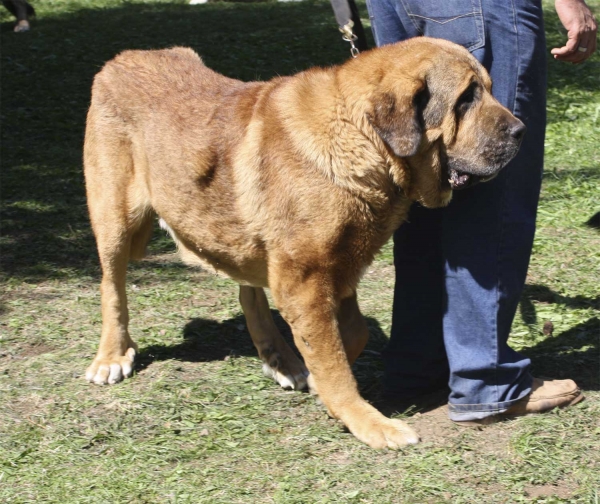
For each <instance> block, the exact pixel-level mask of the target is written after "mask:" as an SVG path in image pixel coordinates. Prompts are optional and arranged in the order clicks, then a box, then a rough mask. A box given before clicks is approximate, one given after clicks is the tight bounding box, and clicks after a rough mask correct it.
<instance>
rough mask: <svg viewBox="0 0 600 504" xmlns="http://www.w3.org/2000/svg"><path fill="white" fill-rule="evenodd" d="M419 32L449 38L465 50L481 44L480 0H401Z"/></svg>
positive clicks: (482, 38)
mask: <svg viewBox="0 0 600 504" xmlns="http://www.w3.org/2000/svg"><path fill="white" fill-rule="evenodd" d="M401 1H402V5H403V7H404V10H405V11H406V14H407V15H408V17H409V18H410V20H411V22H412V23H413V25H414V26H415V28H416V29H417V30H418V32H419V33H420V34H421V35H425V36H427V37H434V38H442V39H446V40H450V41H451V42H454V43H456V44H460V45H462V46H463V47H465V48H467V49H468V50H469V51H474V50H475V49H479V48H480V47H483V46H484V45H485V30H484V25H483V12H482V10H481V0H401Z"/></svg>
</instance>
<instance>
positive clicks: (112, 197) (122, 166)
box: [84, 104, 154, 384]
mask: <svg viewBox="0 0 600 504" xmlns="http://www.w3.org/2000/svg"><path fill="white" fill-rule="evenodd" d="M92 108H93V104H92ZM94 117H95V114H94V112H93V110H92V109H91V110H90V114H89V116H88V128H87V131H86V141H85V148H84V165H85V178H86V191H87V197H88V207H89V212H90V220H91V222H92V227H93V230H94V234H95V236H96V242H97V246H98V255H99V258H100V264H101V266H102V282H101V285H100V292H101V303H102V334H101V337H100V345H99V348H98V353H97V355H96V357H95V359H94V361H93V362H92V364H91V365H90V366H89V368H88V369H87V372H86V379H87V380H88V381H90V382H94V383H97V384H106V383H109V384H112V383H116V382H118V381H120V380H121V379H123V378H126V377H128V376H131V373H132V371H133V361H134V358H135V354H136V349H137V347H136V345H135V343H134V342H133V340H132V339H131V338H130V336H129V332H128V328H127V326H128V321H129V315H128V311H127V296H126V291H125V276H126V272H127V263H128V262H129V259H130V258H131V257H132V256H133V258H140V257H141V256H142V255H143V250H144V248H145V244H146V242H147V240H148V239H149V237H150V233H151V230H152V221H153V218H154V215H153V212H152V209H151V207H150V204H149V201H148V198H147V197H146V196H145V190H144V186H143V184H142V183H141V182H140V180H141V179H142V178H143V177H137V178H138V179H140V180H136V170H135V167H134V161H133V154H132V150H131V144H130V142H129V141H128V140H127V139H126V138H123V137H119V135H118V133H116V132H115V131H114V130H112V129H111V125H110V124H108V125H106V123H105V122H103V121H101V120H100V121H95V120H94Z"/></svg>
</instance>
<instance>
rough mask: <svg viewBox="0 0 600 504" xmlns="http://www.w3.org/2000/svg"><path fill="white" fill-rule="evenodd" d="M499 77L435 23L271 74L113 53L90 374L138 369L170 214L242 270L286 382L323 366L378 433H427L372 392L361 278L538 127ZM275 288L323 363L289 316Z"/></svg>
mask: <svg viewBox="0 0 600 504" xmlns="http://www.w3.org/2000/svg"><path fill="white" fill-rule="evenodd" d="M490 88H491V82H490V78H489V76H488V74H487V73H486V71H485V70H484V69H483V68H482V67H481V65H480V64H479V63H478V62H477V61H476V60H475V59H474V58H473V57H472V56H471V55H470V54H469V53H468V52H467V51H466V50H465V49H463V48H461V47H459V46H457V45H454V44H452V43H449V42H445V41H441V40H434V39H427V38H418V39H413V40H409V41H406V42H402V43H399V44H396V45H390V46H386V47H382V48H380V49H375V50H373V51H369V52H365V53H362V54H361V55H360V56H359V57H358V58H356V59H353V60H350V61H348V62H346V63H345V64H343V65H341V66H337V67H332V68H326V69H322V68H313V69H311V70H308V71H305V72H301V73H299V74H297V75H294V76H292V77H278V78H275V79H273V80H271V81H268V82H250V83H244V82H240V81H237V80H234V79H229V78H227V77H224V76H222V75H219V74H217V73H215V72H213V71H212V70H210V69H209V68H207V67H206V66H204V65H203V63H202V61H201V60H200V58H199V57H198V56H197V55H196V53H194V52H193V51H192V50H190V49H183V48H174V49H168V50H161V51H127V52H124V53H122V54H120V55H119V56H117V57H116V58H115V59H114V60H112V61H110V62H109V63H107V64H106V66H105V67H104V68H103V69H102V71H101V72H100V73H99V74H98V75H97V76H96V78H95V80H94V85H93V89H92V101H91V106H90V110H89V113H88V118H87V129H86V136H85V152H84V157H85V179H86V187H87V197H88V204H89V211H90V217H91V222H92V226H93V229H94V233H95V235H96V240H97V243H98V252H99V255H100V261H101V264H102V273H103V276H102V284H101V293H102V321H103V322H102V336H101V339H100V348H99V350H98V354H97V356H96V358H95V359H94V361H93V363H92V364H91V366H90V367H89V369H88V370H87V373H86V378H87V379H88V380H89V381H92V382H94V383H98V384H105V383H115V382H118V381H119V380H121V379H122V378H123V377H128V376H130V375H131V373H132V369H133V361H134V357H135V354H136V345H135V343H134V342H133V341H132V339H131V338H130V336H129V333H128V330H127V323H128V313H127V299H126V293H125V274H126V269H127V263H128V261H129V260H130V259H140V258H141V257H143V256H144V250H145V247H146V243H147V242H148V240H149V238H150V235H151V234H152V229H153V223H154V219H155V216H156V215H158V216H159V217H160V219H161V224H162V225H163V227H165V228H166V229H168V231H169V232H170V233H171V235H172V236H173V239H174V240H175V241H176V242H177V245H178V247H179V250H180V251H181V254H182V256H183V259H184V260H185V261H186V262H190V263H196V264H198V263H200V264H203V265H205V266H206V265H208V266H210V267H211V268H213V269H215V270H217V271H219V272H223V273H225V274H226V275H228V276H230V277H231V278H233V279H234V280H236V281H238V282H239V283H240V285H241V287H240V301H241V304H242V308H243V311H244V314H245V316H246V320H247V324H248V329H249V331H250V334H251V336H252V340H253V342H254V345H255V346H256V348H257V350H258V354H259V356H260V358H261V359H262V361H263V363H264V364H263V366H264V369H265V370H266V372H267V373H268V374H269V375H270V376H272V377H273V378H274V379H275V380H276V381H277V382H278V383H279V384H280V385H281V386H283V387H286V388H297V389H300V388H303V387H305V386H306V383H307V381H308V383H309V385H310V387H311V388H312V389H313V391H315V392H316V393H317V394H318V395H319V396H320V398H321V400H322V401H323V403H324V404H325V406H326V407H327V409H328V411H329V413H330V414H331V415H332V416H333V417H335V418H339V419H340V420H341V421H342V422H343V423H344V424H345V425H346V426H347V427H348V429H350V431H351V432H352V433H353V434H354V435H355V436H356V437H357V438H358V439H360V440H361V441H363V442H364V443H367V444H368V445H369V446H372V447H374V448H384V447H389V448H398V447H399V446H402V445H406V444H408V443H417V442H418V440H419V437H418V435H417V434H416V433H415V432H414V431H413V430H412V429H411V428H410V427H408V426H407V425H406V424H404V423H403V422H401V421H399V420H391V419H388V418H386V417H384V416H383V415H381V413H379V411H377V410H376V409H375V408H373V407H372V406H371V405H369V404H368V403H367V402H366V401H365V400H364V399H362V398H361V396H360V395H359V393H358V390H357V387H356V382H355V380H354V377H353V375H352V372H351V369H350V365H351V364H352V362H353V361H354V360H355V359H356V358H357V356H358V355H359V354H360V353H361V351H362V349H363V348H364V346H365V344H366V341H367V337H368V331H367V326H366V324H365V321H364V320H363V317H362V315H361V313H360V311H359V308H358V305H357V301H356V287H357V285H358V282H359V279H360V277H361V274H362V273H363V272H364V270H365V268H366V267H367V265H369V263H371V261H372V260H373V257H374V255H375V254H376V253H377V251H378V250H379V249H380V247H381V246H382V245H383V244H384V243H386V241H387V240H388V239H389V238H390V236H391V234H392V233H393V231H394V230H395V229H396V228H397V227H398V226H399V225H400V224H402V222H403V220H404V219H405V218H406V215H407V212H408V209H409V207H410V205H411V203H412V202H413V201H418V202H419V203H421V204H422V205H424V206H426V207H432V208H433V207H441V206H444V205H447V204H448V202H449V201H450V199H451V197H452V190H453V189H457V188H462V187H465V186H468V185H470V184H472V183H474V182H476V181H478V180H486V179H490V178H492V177H494V176H495V175H496V174H497V173H498V171H499V170H500V169H501V168H502V167H503V166H504V165H506V163H507V162H508V161H509V160H510V159H511V158H512V157H513V156H514V155H515V153H516V152H517V150H518V148H519V144H520V141H521V137H522V135H523V133H524V130H525V127H524V125H523V124H522V123H521V122H520V121H519V120H518V119H516V118H515V117H514V116H513V115H512V114H511V113H510V112H509V111H508V110H507V109H505V108H504V107H502V106H501V105H500V104H499V103H498V102H497V101H496V100H495V99H494V98H493V97H492V95H491V94H490ZM265 287H269V288H270V289H271V292H272V296H273V299H274V302H275V305H276V306H277V308H278V309H279V311H280V312H281V314H282V316H283V317H284V318H285V320H286V321H287V322H288V323H289V325H290V326H291V328H292V331H293V333H294V341H295V342H296V346H297V347H298V349H299V350H300V353H301V354H302V357H303V358H304V363H305V364H306V367H305V365H304V364H303V363H302V361H301V360H300V359H298V357H296V355H295V354H294V352H293V351H292V350H291V349H290V348H289V347H288V345H287V344H286V343H285V341H284V340H283V339H282V337H281V336H280V334H279V333H278V331H277V329H276V328H275V325H274V323H273V320H272V319H271V315H270V311H269V306H268V303H267V299H266V297H265V294H264V291H263V288H265ZM307 369H308V371H307ZM309 372H310V374H309Z"/></svg>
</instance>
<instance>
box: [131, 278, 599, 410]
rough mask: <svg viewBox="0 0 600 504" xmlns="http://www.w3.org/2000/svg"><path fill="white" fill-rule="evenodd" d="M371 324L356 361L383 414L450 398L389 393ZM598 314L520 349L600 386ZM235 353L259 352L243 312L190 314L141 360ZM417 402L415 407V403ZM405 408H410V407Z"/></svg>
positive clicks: (558, 371) (530, 292)
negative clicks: (173, 337)
mask: <svg viewBox="0 0 600 504" xmlns="http://www.w3.org/2000/svg"><path fill="white" fill-rule="evenodd" d="M540 297H542V298H544V299H546V298H547V299H548V300H549V299H550V297H552V299H553V300H554V301H555V302H556V294H555V293H553V292H552V291H550V290H549V289H547V288H545V287H541V286H529V287H528V289H527V291H526V295H525V296H524V298H523V299H528V300H529V302H531V299H538V298H540ZM559 298H560V299H559V300H558V301H559V302H564V303H568V304H569V305H570V306H571V305H572V306H579V307H582V306H590V304H592V305H594V306H595V304H597V303H598V300H597V299H587V298H584V297H580V296H577V297H575V298H564V297H560V296H559ZM271 313H272V315H273V320H274V321H275V324H276V326H277V327H278V329H279V331H280V332H281V334H282V336H283V338H284V339H285V340H286V341H287V342H288V344H289V345H290V346H291V347H292V348H294V349H295V345H294V342H293V336H292V333H291V330H290V328H289V326H288V324H287V323H286V322H285V320H283V318H282V317H281V315H280V314H279V312H278V311H276V310H272V311H271ZM366 321H367V325H368V327H369V336H370V337H369V343H368V344H367V346H366V348H365V350H364V352H363V354H362V355H361V356H360V357H359V358H358V359H357V361H356V362H355V363H354V365H353V372H354V376H355V377H356V380H357V383H358V387H359V389H360V391H361V394H362V395H363V397H365V398H366V399H367V400H369V401H371V402H372V403H374V404H375V405H376V406H377V407H378V408H379V409H380V410H382V411H383V412H384V413H385V414H388V415H389V414H393V413H396V412H402V411H404V412H405V413H406V414H411V413H415V412H417V411H421V412H423V411H427V410H429V409H433V408H436V407H438V406H441V405H443V404H445V403H446V402H447V397H448V396H447V390H446V389H444V390H440V391H438V392H437V393H433V394H430V395H429V396H426V397H424V398H421V399H420V400H418V401H414V403H415V404H414V405H413V404H408V403H406V402H402V401H395V400H389V399H385V398H384V397H383V396H382V394H381V392H382V384H381V378H382V375H383V363H382V360H381V352H382V351H383V349H384V348H385V346H386V344H387V342H388V337H387V336H386V334H385V332H384V331H383V329H382V328H381V325H380V323H379V321H378V320H376V319H374V318H372V317H366ZM598 334H600V320H599V319H598V318H597V317H592V318H590V319H589V320H587V321H586V322H584V323H581V324H579V325H577V326H575V327H573V328H571V329H569V330H568V331H564V332H562V333H561V334H559V335H557V336H553V337H548V338H546V339H545V340H544V341H541V342H539V343H536V344H535V345H532V346H531V347H528V348H525V349H523V350H522V353H523V354H525V355H526V356H528V357H529V358H531V360H532V363H533V373H534V375H535V376H548V377H552V378H557V379H561V378H571V379H574V380H575V381H576V382H577V383H578V384H579V385H580V386H581V387H582V388H583V389H584V390H600V377H599V376H598V370H599V369H600V342H599V338H598ZM231 356H249V357H256V358H257V360H258V354H257V351H256V349H255V348H254V346H253V344H252V339H251V338H250V334H249V333H248V330H247V327H246V320H245V317H244V316H243V315H242V314H240V315H238V316H236V317H233V318H230V319H227V320H225V321H222V322H219V321H215V320H211V319H204V318H195V319H192V320H190V321H189V322H188V323H187V324H186V326H185V327H184V330H183V341H182V342H181V343H179V344H176V345H168V344H165V345H162V344H155V345H150V346H147V347H144V348H142V349H141V351H140V354H139V358H138V362H137V366H138V369H140V368H141V369H143V368H146V367H147V366H149V365H150V364H151V363H152V362H154V361H161V360H168V359H175V360H181V361H186V362H210V361H220V360H224V359H226V358H228V357H231ZM415 406H416V407H415ZM407 408H409V411H408V412H406V410H407Z"/></svg>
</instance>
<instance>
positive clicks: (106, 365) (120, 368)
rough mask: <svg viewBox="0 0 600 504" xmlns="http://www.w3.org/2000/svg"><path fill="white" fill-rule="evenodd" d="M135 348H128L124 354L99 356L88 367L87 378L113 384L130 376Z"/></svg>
mask: <svg viewBox="0 0 600 504" xmlns="http://www.w3.org/2000/svg"><path fill="white" fill-rule="evenodd" d="M134 360H135V348H132V347H130V348H128V349H127V351H126V352H125V355H123V356H117V357H113V358H103V357H100V356H97V357H96V358H95V359H94V362H92V364H91V365H90V367H88V369H87V371H86V373H85V379H86V380H87V381H89V382H91V383H95V384H96V385H106V384H108V385H113V384H115V383H118V382H120V381H121V380H122V379H123V378H129V377H130V376H131V375H132V373H133V361H134Z"/></svg>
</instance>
